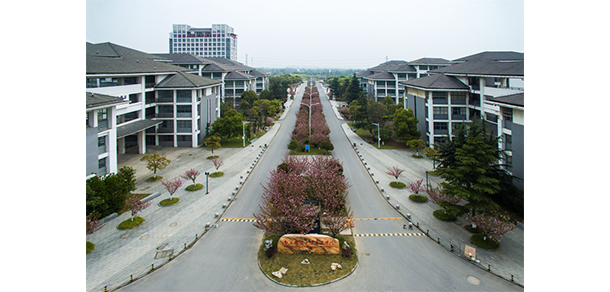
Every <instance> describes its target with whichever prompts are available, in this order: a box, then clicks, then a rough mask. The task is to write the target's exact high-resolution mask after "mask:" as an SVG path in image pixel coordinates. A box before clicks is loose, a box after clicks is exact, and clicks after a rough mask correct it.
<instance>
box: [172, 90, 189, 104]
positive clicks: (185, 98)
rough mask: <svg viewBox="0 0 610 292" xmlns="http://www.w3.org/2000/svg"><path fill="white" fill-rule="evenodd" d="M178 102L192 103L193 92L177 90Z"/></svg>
mask: <svg viewBox="0 0 610 292" xmlns="http://www.w3.org/2000/svg"><path fill="white" fill-rule="evenodd" d="M176 97H177V102H191V100H192V99H191V90H177V91H176Z"/></svg>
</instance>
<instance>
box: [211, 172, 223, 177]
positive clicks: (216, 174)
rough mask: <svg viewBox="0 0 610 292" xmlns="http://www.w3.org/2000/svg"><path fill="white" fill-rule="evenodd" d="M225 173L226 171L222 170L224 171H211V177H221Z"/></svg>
mask: <svg viewBox="0 0 610 292" xmlns="http://www.w3.org/2000/svg"><path fill="white" fill-rule="evenodd" d="M223 175H225V173H224V172H222V171H217V172H212V173H210V177H221V176H223Z"/></svg>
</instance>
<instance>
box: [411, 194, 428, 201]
mask: <svg viewBox="0 0 610 292" xmlns="http://www.w3.org/2000/svg"><path fill="white" fill-rule="evenodd" d="M409 199H411V201H413V202H417V203H425V202H428V197H426V196H424V195H418V194H411V195H410V196H409Z"/></svg>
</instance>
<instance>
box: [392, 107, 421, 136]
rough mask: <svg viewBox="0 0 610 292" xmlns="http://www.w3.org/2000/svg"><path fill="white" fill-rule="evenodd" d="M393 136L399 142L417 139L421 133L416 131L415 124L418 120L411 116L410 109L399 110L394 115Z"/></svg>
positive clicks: (411, 111)
mask: <svg viewBox="0 0 610 292" xmlns="http://www.w3.org/2000/svg"><path fill="white" fill-rule="evenodd" d="M393 122H394V132H396V135H395V136H394V137H395V138H396V139H398V140H400V141H404V142H405V143H406V142H407V141H410V140H413V139H419V137H420V136H421V132H420V131H418V130H417V123H418V122H419V120H418V119H417V118H416V117H415V115H413V110H412V109H408V110H406V109H404V108H399V109H398V110H396V112H395V113H394V119H393Z"/></svg>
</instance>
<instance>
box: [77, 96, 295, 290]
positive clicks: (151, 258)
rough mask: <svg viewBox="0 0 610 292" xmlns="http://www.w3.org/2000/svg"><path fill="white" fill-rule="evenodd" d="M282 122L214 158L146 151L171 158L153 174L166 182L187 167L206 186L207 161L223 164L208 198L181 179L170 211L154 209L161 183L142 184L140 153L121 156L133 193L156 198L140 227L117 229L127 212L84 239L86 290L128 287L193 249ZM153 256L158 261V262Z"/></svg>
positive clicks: (193, 152)
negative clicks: (132, 176) (132, 173)
mask: <svg viewBox="0 0 610 292" xmlns="http://www.w3.org/2000/svg"><path fill="white" fill-rule="evenodd" d="M291 104H292V101H291V100H289V101H288V102H287V103H286V110H285V111H284V114H283V115H282V116H281V117H280V120H282V119H283V118H284V117H285V115H286V113H287V112H288V109H289V107H290V106H291ZM280 123H281V122H280ZM280 123H275V125H274V126H273V127H272V128H271V129H270V130H269V131H268V132H267V133H266V134H265V135H264V136H263V137H261V138H259V139H258V140H256V141H254V142H253V143H252V144H251V146H248V147H246V148H221V149H218V150H215V151H214V154H212V153H211V152H210V151H208V150H206V149H205V148H173V147H171V148H169V147H155V146H152V147H148V150H149V151H148V152H149V153H159V154H161V155H164V156H166V157H167V158H168V159H170V160H171V163H170V164H169V165H168V167H167V168H166V169H164V170H161V171H157V175H160V176H163V178H164V179H173V178H178V177H180V175H181V174H183V173H184V171H186V170H187V169H190V168H195V169H197V170H199V172H200V173H201V175H200V176H199V177H198V178H197V182H198V183H203V184H204V185H206V177H205V175H204V173H205V172H210V173H211V172H215V171H216V169H215V167H214V165H213V163H212V161H211V160H209V159H207V157H208V156H210V155H218V156H220V157H221V158H223V160H224V165H223V166H221V167H220V168H219V169H218V171H223V172H224V173H225V175H224V176H222V177H219V178H209V179H208V183H207V185H208V191H209V194H206V188H205V187H204V188H203V189H201V190H198V191H195V192H189V191H187V190H185V187H186V186H188V185H190V184H192V181H190V180H184V179H183V182H184V184H183V186H182V187H181V188H180V189H179V190H178V191H177V192H176V193H175V194H174V195H173V197H177V198H180V202H178V203H177V204H176V205H173V206H170V207H162V206H160V205H158V203H159V202H160V201H161V200H164V199H166V198H169V193H168V192H167V190H165V188H164V187H163V185H162V184H161V183H160V182H159V181H157V182H146V181H145V180H146V178H148V177H151V176H152V172H151V171H150V170H148V169H146V164H145V163H144V162H141V161H140V158H141V157H142V156H143V155H141V154H123V155H120V156H119V161H118V164H119V167H122V166H125V165H127V166H132V167H134V168H135V169H136V187H137V189H136V191H135V192H136V193H151V194H152V195H157V193H159V194H160V195H159V196H158V197H156V198H154V199H153V200H152V204H151V206H150V207H148V208H147V209H145V210H144V211H142V212H141V213H140V214H138V216H140V217H142V218H144V219H145V220H146V221H144V223H142V225H140V226H138V227H135V228H133V229H131V230H118V229H117V226H118V225H119V223H121V222H123V221H124V220H127V219H129V218H130V217H131V213H130V212H126V213H123V214H122V215H120V216H118V217H117V218H114V219H112V220H110V221H109V222H108V223H107V224H106V225H105V226H104V227H103V228H101V229H100V230H98V231H96V232H95V233H93V234H90V235H87V241H91V242H93V243H94V244H95V250H93V251H92V252H91V253H89V254H88V255H87V291H104V288H105V287H106V288H107V289H108V290H109V291H110V290H113V289H116V288H118V287H121V286H122V285H124V284H126V283H129V281H131V277H132V276H133V278H134V279H137V278H139V277H142V276H144V275H146V274H148V273H149V272H150V271H151V270H152V268H153V265H154V268H159V267H161V266H162V265H164V264H166V263H167V262H168V261H169V260H170V257H169V255H170V254H171V255H172V256H173V257H175V256H177V255H179V254H180V253H182V252H183V251H185V249H186V248H188V247H190V246H192V244H193V243H194V242H195V241H196V240H197V239H198V238H201V236H202V235H203V234H204V233H205V232H206V231H207V228H206V225H207V223H209V224H210V228H213V227H214V224H215V223H216V222H217V221H218V220H219V219H220V217H221V216H222V214H223V212H224V211H225V210H226V209H227V208H226V207H223V206H224V205H226V206H227V207H228V205H229V204H230V203H231V202H232V198H234V195H235V194H237V192H238V190H239V188H240V187H241V184H242V183H243V182H245V180H246V179H247V178H248V175H249V173H250V170H251V169H252V168H253V165H255V164H256V163H257V162H258V159H257V158H258V157H259V156H260V155H262V154H263V152H264V150H265V147H264V145H265V144H268V143H270V142H271V141H272V139H273V138H274V137H275V135H276V133H277V132H278V130H279V128H280V126H281V125H280ZM216 214H218V216H216ZM157 255H159V256H160V257H159V258H156V257H157Z"/></svg>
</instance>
